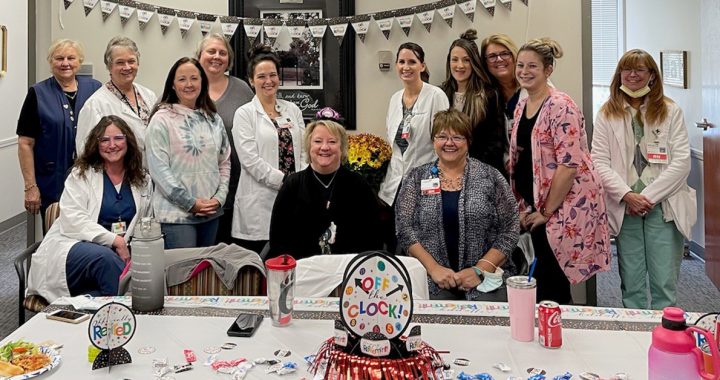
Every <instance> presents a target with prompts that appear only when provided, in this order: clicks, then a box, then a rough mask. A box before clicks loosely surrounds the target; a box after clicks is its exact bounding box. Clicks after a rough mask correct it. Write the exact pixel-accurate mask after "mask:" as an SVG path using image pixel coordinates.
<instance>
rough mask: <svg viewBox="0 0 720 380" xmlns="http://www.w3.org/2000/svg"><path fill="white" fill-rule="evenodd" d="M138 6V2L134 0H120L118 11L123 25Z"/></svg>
mask: <svg viewBox="0 0 720 380" xmlns="http://www.w3.org/2000/svg"><path fill="white" fill-rule="evenodd" d="M136 7H137V3H136V2H135V1H134V0H120V1H118V13H119V14H120V23H121V24H122V26H125V24H126V23H127V22H128V20H130V17H132V14H133V12H135V9H136Z"/></svg>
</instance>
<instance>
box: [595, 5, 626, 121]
mask: <svg viewBox="0 0 720 380" xmlns="http://www.w3.org/2000/svg"><path fill="white" fill-rule="evenodd" d="M622 1H623V0H592V76H593V77H592V81H593V114H597V112H598V110H599V109H600V106H602V104H603V103H604V102H605V101H606V100H607V99H608V96H609V95H610V91H609V88H610V87H609V86H610V82H611V81H612V77H613V74H614V73H615V66H616V65H617V61H618V59H619V58H620V50H621V46H620V30H621V25H622V24H621V17H620V7H621V6H622Z"/></svg>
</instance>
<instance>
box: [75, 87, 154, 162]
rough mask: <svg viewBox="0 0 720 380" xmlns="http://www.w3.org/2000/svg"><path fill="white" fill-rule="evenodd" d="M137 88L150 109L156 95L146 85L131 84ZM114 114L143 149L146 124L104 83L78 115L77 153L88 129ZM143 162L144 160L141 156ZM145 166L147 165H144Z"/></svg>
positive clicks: (79, 152)
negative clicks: (127, 126)
mask: <svg viewBox="0 0 720 380" xmlns="http://www.w3.org/2000/svg"><path fill="white" fill-rule="evenodd" d="M133 85H134V86H135V89H137V91H138V93H140V96H141V97H142V98H143V99H144V100H145V104H147V106H148V107H150V110H152V108H153V106H155V103H156V102H157V96H155V93H154V92H152V90H150V89H149V88H147V87H144V86H142V85H139V84H137V83H134V84H133ZM109 115H115V116H119V117H121V118H122V119H123V120H125V122H126V123H127V124H128V125H129V126H130V129H132V131H133V133H135V138H136V139H137V142H138V148H139V149H140V151H141V152H144V151H145V128H147V125H145V123H143V121H142V119H140V117H139V116H138V114H137V113H135V112H134V111H133V110H132V109H130V107H129V106H128V105H127V104H125V102H123V101H122V100H120V99H118V97H117V96H115V94H113V93H112V92H110V90H108V89H107V87H105V86H104V85H103V86H102V87H100V88H99V89H98V90H97V91H95V93H94V94H92V96H91V97H90V98H89V99H88V100H87V101H86V102H85V105H84V106H83V108H82V110H80V115H79V116H78V125H77V133H76V135H75V147H76V149H77V154H78V156H80V155H81V154H82V152H83V150H85V139H87V136H88V134H90V131H92V129H93V128H94V127H95V126H96V125H97V123H98V122H99V121H100V119H101V118H102V117H103V116H109ZM143 162H146V160H145V158H144V157H143ZM146 167H147V165H146Z"/></svg>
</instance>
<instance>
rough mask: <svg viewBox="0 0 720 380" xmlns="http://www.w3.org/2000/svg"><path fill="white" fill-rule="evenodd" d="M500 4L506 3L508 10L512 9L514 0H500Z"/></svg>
mask: <svg viewBox="0 0 720 380" xmlns="http://www.w3.org/2000/svg"><path fill="white" fill-rule="evenodd" d="M500 4H502V5H504V6H505V8H507V10H509V11H511V10H512V0H500Z"/></svg>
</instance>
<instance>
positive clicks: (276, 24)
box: [263, 18, 283, 46]
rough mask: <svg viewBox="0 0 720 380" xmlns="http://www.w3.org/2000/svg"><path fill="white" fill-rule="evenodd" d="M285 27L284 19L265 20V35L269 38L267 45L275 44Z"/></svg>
mask: <svg viewBox="0 0 720 380" xmlns="http://www.w3.org/2000/svg"><path fill="white" fill-rule="evenodd" d="M282 27H283V21H282V20H281V19H278V18H268V19H264V20H263V30H264V31H265V37H266V38H267V39H268V40H267V42H265V44H266V45H270V46H273V45H275V40H276V39H277V38H278V36H279V35H280V31H281V30H282Z"/></svg>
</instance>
